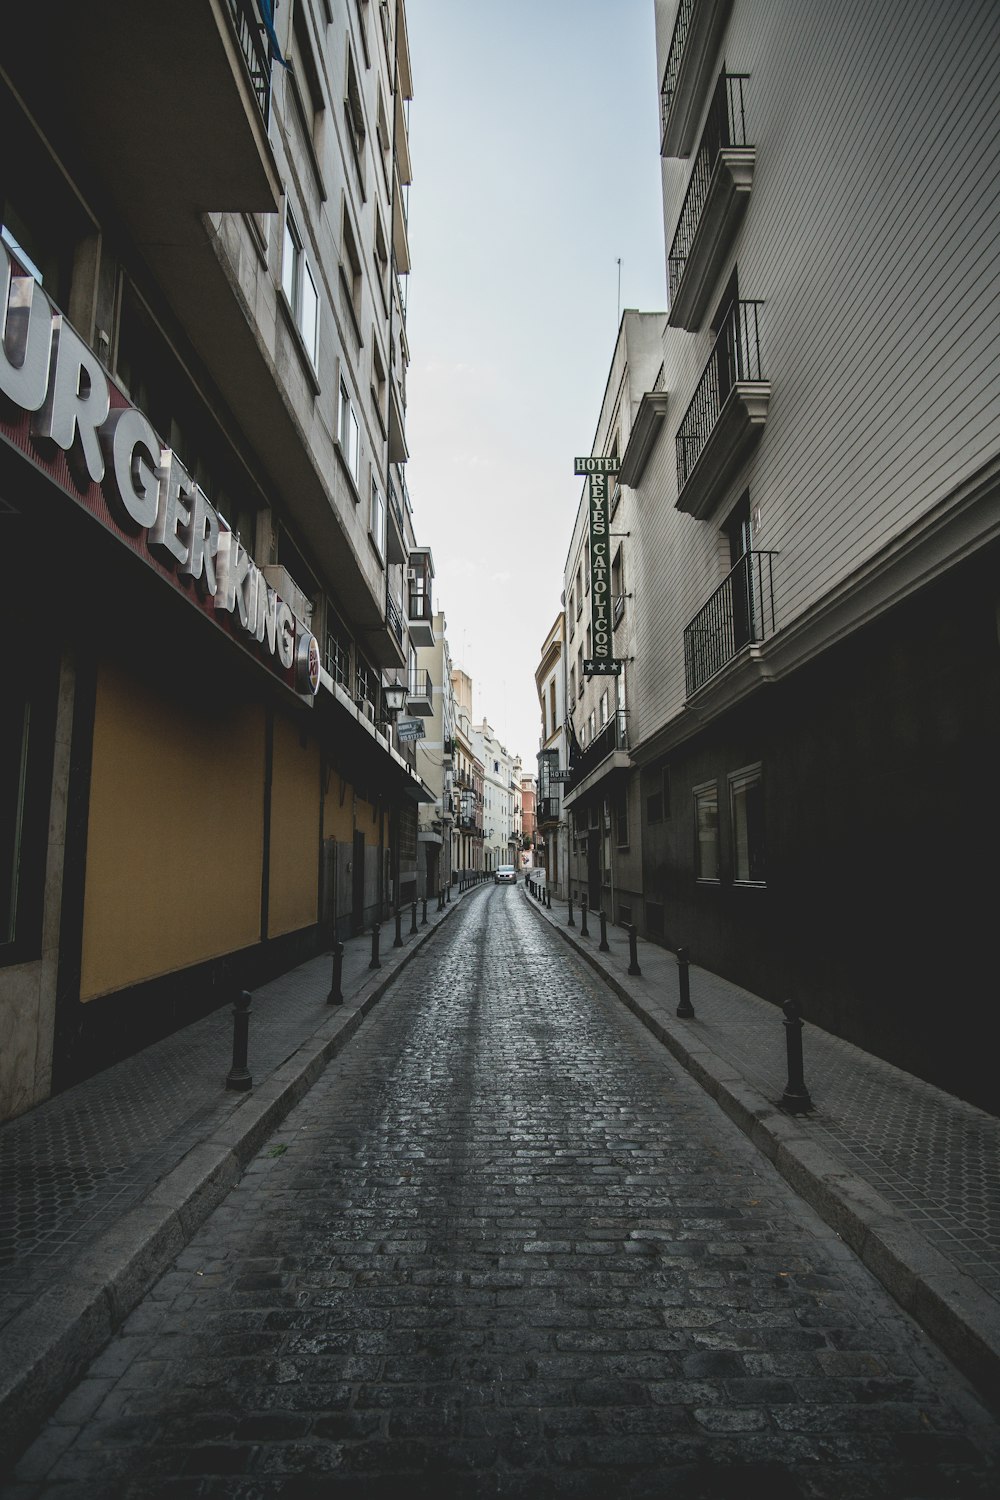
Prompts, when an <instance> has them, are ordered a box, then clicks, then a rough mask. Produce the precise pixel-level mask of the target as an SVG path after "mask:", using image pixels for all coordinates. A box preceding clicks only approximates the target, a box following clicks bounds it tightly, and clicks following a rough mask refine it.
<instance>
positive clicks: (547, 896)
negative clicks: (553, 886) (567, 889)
mask: <svg viewBox="0 0 1000 1500" xmlns="http://www.w3.org/2000/svg"><path fill="white" fill-rule="evenodd" d="M545 905H546V906H547V907H548V909H549V911H551V910H552V892H551V891H550V890H549V888H548V886H546V887H545Z"/></svg>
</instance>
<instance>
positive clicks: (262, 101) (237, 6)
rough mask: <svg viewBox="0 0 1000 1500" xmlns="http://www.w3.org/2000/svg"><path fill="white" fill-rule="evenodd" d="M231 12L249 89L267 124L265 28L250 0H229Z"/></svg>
mask: <svg viewBox="0 0 1000 1500" xmlns="http://www.w3.org/2000/svg"><path fill="white" fill-rule="evenodd" d="M229 13H230V15H231V16H232V18H233V25H234V26H235V28H236V36H237V40H238V41H239V44H240V51H241V52H242V54H243V61H244V62H245V63H246V69H247V73H248V74H249V75H250V87H251V88H252V89H253V91H254V97H255V98H256V100H257V108H258V109H259V110H260V113H261V117H262V119H263V121H264V124H265V125H266V124H267V122H268V117H269V115H270V112H271V48H270V44H269V43H268V42H266V41H265V39H264V35H263V27H262V26H261V24H260V21H259V19H258V17H257V16H256V14H255V11H254V7H253V5H252V4H251V0H229Z"/></svg>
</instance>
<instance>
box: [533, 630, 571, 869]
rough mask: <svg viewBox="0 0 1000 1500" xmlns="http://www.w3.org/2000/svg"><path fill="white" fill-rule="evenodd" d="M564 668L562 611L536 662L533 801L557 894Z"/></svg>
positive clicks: (565, 730) (565, 746)
mask: <svg viewBox="0 0 1000 1500" xmlns="http://www.w3.org/2000/svg"><path fill="white" fill-rule="evenodd" d="M564 602H565V600H564ZM566 674H567V665H566V616H565V614H564V613H563V612H562V611H560V613H559V614H558V615H557V616H556V618H555V620H554V621H553V623H552V626H551V628H550V630H549V633H548V635H547V636H546V637H545V640H544V642H543V643H542V651H541V656H540V659H539V663H538V666H537V667H536V668H535V691H536V692H537V694H538V704H539V708H540V710H541V720H542V723H541V736H540V742H539V744H540V748H539V751H538V780H537V783H536V801H535V824H536V829H537V841H538V859H539V863H540V864H541V865H542V866H543V867H544V869H545V877H546V880H547V881H548V884H549V888H550V890H551V891H552V892H553V893H554V894H555V895H558V896H565V895H566V893H567V891H568V888H569V836H568V827H567V821H566V816H565V812H564V809H563V790H564V779H565V778H566V777H568V776H569V774H570V771H569V745H570V740H569V727H570V726H569V713H568V705H567V697H566V684H567V675H566Z"/></svg>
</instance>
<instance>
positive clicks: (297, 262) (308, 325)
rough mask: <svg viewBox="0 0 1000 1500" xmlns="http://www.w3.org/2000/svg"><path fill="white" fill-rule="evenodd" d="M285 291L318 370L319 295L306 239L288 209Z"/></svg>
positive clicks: (283, 261) (283, 256)
mask: <svg viewBox="0 0 1000 1500" xmlns="http://www.w3.org/2000/svg"><path fill="white" fill-rule="evenodd" d="M281 289H282V291H283V292H284V294H285V296H286V297H287V299H288V306H289V308H290V309H291V313H292V318H293V320H294V322H295V326H296V328H297V329H298V330H299V333H301V335H302V341H303V343H304V344H305V346H306V353H307V354H308V355H309V358H310V360H311V361H312V364H313V367H314V368H315V366H316V364H317V361H318V357H319V295H318V293H317V291H316V282H315V281H314V279H313V274H312V271H311V270H310V269H309V263H308V261H307V260H306V257H305V253H304V251H303V249H302V236H301V235H300V234H299V231H298V229H297V228H296V224H295V220H294V219H293V218H292V213H291V209H288V208H286V210H285V238H284V243H283V246H282V254H281Z"/></svg>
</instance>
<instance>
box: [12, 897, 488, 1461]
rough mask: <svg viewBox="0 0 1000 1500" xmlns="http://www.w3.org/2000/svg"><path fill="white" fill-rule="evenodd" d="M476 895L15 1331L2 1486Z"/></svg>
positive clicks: (294, 1057)
mask: <svg viewBox="0 0 1000 1500" xmlns="http://www.w3.org/2000/svg"><path fill="white" fill-rule="evenodd" d="M470 889H471V890H478V889H480V887H478V886H473V887H471V888H470ZM468 894H469V892H468V891H465V892H462V893H461V896H459V897H457V898H456V899H455V900H454V901H453V902H452V903H450V904H449V905H447V906H446V907H445V909H444V912H443V913H441V914H440V920H438V921H436V922H435V923H434V924H433V925H432V926H428V927H427V929H426V931H423V932H419V933H418V935H417V936H416V937H415V938H411V939H410V941H409V942H408V944H407V946H406V948H405V949H404V951H403V952H402V953H400V955H399V959H398V962H396V963H394V964H393V966H392V968H391V969H389V970H388V971H387V972H386V973H384V974H380V975H374V974H373V976H372V977H371V978H370V979H367V980H365V981H364V982H363V983H362V985H361V987H360V989H359V990H358V991H357V992H356V993H355V994H354V995H353V996H352V997H351V998H350V999H348V1000H346V1001H345V1002H344V1004H343V1005H341V1006H337V1007H336V1008H333V1007H331V1008H330V1011H329V1013H327V1014H326V1015H325V1016H324V1017H323V1019H322V1020H321V1021H320V1023H319V1024H318V1025H317V1027H316V1029H315V1030H314V1031H313V1032H312V1034H311V1035H310V1036H308V1037H307V1038H306V1039H305V1040H304V1041H303V1042H302V1044H301V1045H300V1046H299V1048H298V1049H297V1050H296V1051H295V1052H293V1053H292V1054H291V1056H290V1057H289V1058H287V1059H286V1061H285V1062H283V1063H282V1064H281V1065H280V1066H279V1067H278V1068H276V1069H275V1071H274V1072H273V1073H271V1074H270V1075H269V1076H268V1077H267V1078H266V1079H265V1080H264V1081H263V1082H262V1083H261V1084H260V1085H259V1086H258V1087H256V1088H254V1089H252V1090H250V1091H249V1092H248V1093H247V1094H246V1095H245V1096H244V1097H243V1098H242V1099H241V1100H240V1102H239V1105H238V1107H237V1108H236V1109H235V1110H234V1111H233V1113H232V1114H231V1115H229V1116H227V1118H226V1119H225V1120H224V1121H222V1122H221V1123H220V1124H219V1125H218V1127H217V1128H216V1129H215V1130H214V1131H213V1133H212V1135H211V1136H210V1137H209V1138H208V1139H207V1140H205V1141H202V1142H200V1143H199V1144H198V1145H196V1146H193V1147H192V1148H191V1150H190V1151H188V1152H187V1153H186V1155H185V1156H183V1157H182V1158H181V1160H180V1161H179V1162H178V1164H177V1166H176V1167H174V1168H173V1169H172V1170H171V1171H170V1172H168V1173H167V1174H166V1176H165V1177H163V1178H161V1179H160V1181H159V1182H158V1183H157V1184H156V1186H155V1188H154V1189H153V1190H152V1192H151V1193H150V1194H149V1195H148V1196H147V1197H146V1198H145V1199H144V1200H143V1202H142V1203H141V1204H138V1205H137V1206H136V1207H135V1208H133V1209H131V1210H130V1211H129V1212H128V1213H126V1214H123V1215H122V1217H121V1219H120V1220H119V1221H118V1222H117V1223H116V1224H115V1225H114V1226H113V1228H111V1229H109V1230H107V1231H106V1232H105V1233H104V1234H103V1235H102V1236H101V1237H100V1238H99V1239H97V1240H96V1241H95V1242H94V1243H93V1244H92V1245H90V1246H88V1247H87V1249H85V1250H83V1251H82V1252H81V1254H80V1255H79V1257H78V1258H77V1259H76V1260H75V1261H74V1262H73V1265H72V1267H71V1269H70V1276H71V1277H72V1285H62V1286H59V1287H50V1288H48V1290H46V1291H45V1292H43V1293H42V1295H41V1296H40V1297H38V1298H37V1299H36V1300H35V1301H34V1302H33V1303H32V1304H31V1305H30V1306H29V1307H26V1308H24V1309H23V1311H22V1312H20V1313H19V1314H18V1315H17V1317H16V1318H13V1319H12V1320H11V1322H10V1323H9V1324H8V1325H7V1327H6V1328H5V1329H4V1332H3V1345H4V1348H3V1354H4V1357H3V1371H2V1376H0V1483H2V1482H3V1481H4V1479H5V1477H6V1475H5V1469H6V1466H8V1465H9V1464H11V1463H12V1462H13V1461H14V1460H15V1459H16V1457H17V1455H18V1453H19V1452H20V1451H21V1450H22V1449H23V1447H24V1446H25V1443H26V1442H27V1441H29V1440H30V1438H31V1437H32V1436H33V1435H34V1433H35V1431H36V1429H37V1427H38V1426H39V1425H40V1423H41V1422H42V1421H44V1419H45V1418H46V1417H47V1416H48V1414H49V1412H51V1411H52V1410H53V1409H54V1408H55V1407H56V1406H57V1405H58V1403H59V1401H61V1400H62V1398H63V1396H64V1395H65V1394H66V1392H67V1391H68V1390H69V1389H70V1387H71V1386H72V1385H73V1383H74V1382H75V1381H76V1380H78V1379H79V1377H80V1376H81V1375H82V1373H83V1372H84V1370H85V1369H86V1368H87V1366H88V1365H89V1364H90V1362H91V1360H93V1359H94V1358H95V1357H96V1355H97V1354H99V1353H100V1351H101V1349H102V1348H103V1347H104V1345H105V1344H106V1343H107V1342H108V1340H109V1339H110V1338H111V1336H112V1334H114V1333H115V1331H116V1330H117V1329H118V1328H119V1327H120V1326H121V1324H122V1323H123V1322H124V1321H125V1319H126V1317H127V1316H128V1314H129V1313H130V1312H131V1311H132V1309H133V1308H134V1307H135V1306H136V1305H137V1303H138V1302H139V1301H141V1299H142V1298H143V1296H145V1294H146V1292H147V1291H148V1290H149V1288H150V1287H151V1286H152V1284H153V1282H154V1281H155V1280H156V1278H157V1277H158V1276H160V1275H161V1274H162V1273H163V1271H165V1270H166V1268H167V1266H169V1265H170V1263H171V1261H172V1260H174V1259H175V1258H176V1256H177V1255H178V1254H179V1253H180V1251H181V1250H183V1248H184V1246H185V1245H186V1244H187V1243H188V1241H189V1240H190V1239H191V1237H192V1235H193V1234H194V1233H195V1231H196V1230H197V1229H198V1227H199V1226H200V1225H201V1224H202V1223H203V1222H204V1220H205V1219H207V1217H208V1215H209V1214H210V1213H211V1212H212V1210H213V1209H214V1208H216V1207H218V1205H219V1204H220V1203H221V1202H222V1200H223V1198H224V1197H225V1196H226V1194H227V1193H228V1192H229V1191H230V1190H231V1188H233V1187H234V1186H235V1184H236V1183H237V1182H238V1181H239V1179H240V1177H241V1176H242V1174H243V1172H244V1170H245V1169H246V1166H247V1164H248V1163H249V1162H250V1160H251V1159H252V1158H253V1156H255V1155H256V1153H257V1152H258V1151H259V1150H260V1148H261V1146H262V1145H263V1144H264V1142H265V1141H266V1140H267V1139H268V1137H269V1136H270V1135H271V1134H272V1133H273V1132H274V1130H275V1129H276V1128H277V1126H278V1125H280V1124H281V1122H282V1121H283V1120H284V1119H285V1118H286V1117H287V1116H288V1115H289V1114H290V1113H291V1111H292V1109H293V1108H294V1106H295V1105H296V1104H298V1102H299V1101H300V1099H302V1098H303V1097H304V1096H305V1094H307V1093H308V1091H309V1089H310V1088H311V1087H312V1085H313V1084H314V1083H315V1082H316V1080H317V1079H318V1078H319V1076H320V1074H321V1073H322V1072H323V1069H324V1068H325V1067H326V1064H327V1063H328V1062H329V1061H330V1059H331V1058H333V1057H335V1056H336V1055H337V1053H338V1052H340V1051H341V1050H342V1049H343V1048H344V1046H346V1044H347V1042H348V1041H349V1040H350V1039H351V1037H352V1036H353V1035H354V1033H355V1032H356V1031H357V1029H358V1027H359V1026H360V1025H361V1022H362V1021H363V1020H364V1018H365V1016H367V1015H368V1013H369V1011H370V1010H371V1009H372V1007H373V1006H374V1005H376V1004H377V1003H378V1001H379V1000H381V998H382V996H383V995H384V994H385V992H386V990H388V988H389V986H390V985H391V984H392V983H393V982H394V981H395V980H396V979H397V978H398V976H399V974H400V973H401V972H402V970H403V969H404V968H405V967H406V966H407V964H408V963H409V962H410V959H411V958H413V956H414V955H415V954H416V953H417V952H418V951H419V950H420V949H421V948H422V947H423V946H424V944H425V943H426V942H429V941H430V939H431V938H432V937H433V936H434V934H435V933H436V932H438V931H439V930H440V928H441V925H442V923H443V922H444V921H446V920H447V918H448V917H449V916H450V915H451V913H452V912H454V911H456V910H457V909H458V907H459V905H460V904H461V899H462V896H466V895H468ZM383 962H384V960H383Z"/></svg>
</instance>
